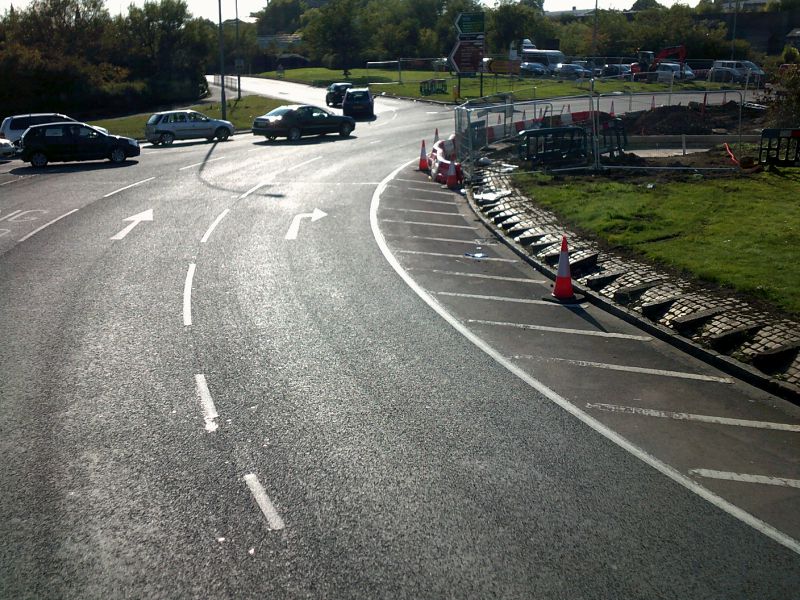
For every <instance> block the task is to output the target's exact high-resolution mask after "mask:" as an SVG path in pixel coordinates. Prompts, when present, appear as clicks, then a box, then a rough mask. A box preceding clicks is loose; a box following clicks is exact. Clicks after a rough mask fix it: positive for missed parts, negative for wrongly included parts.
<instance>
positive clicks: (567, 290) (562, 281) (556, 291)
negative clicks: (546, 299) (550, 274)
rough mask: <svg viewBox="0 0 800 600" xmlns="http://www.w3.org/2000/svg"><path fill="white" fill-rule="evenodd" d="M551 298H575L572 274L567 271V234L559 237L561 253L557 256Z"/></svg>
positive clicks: (561, 299)
mask: <svg viewBox="0 0 800 600" xmlns="http://www.w3.org/2000/svg"><path fill="white" fill-rule="evenodd" d="M553 298H555V299H556V300H559V301H565V300H574V299H575V292H574V291H573V290H572V276H571V275H570V272H569V251H568V250H567V236H565V235H564V236H562V237H561V254H559V256H558V274H557V275H556V284H555V286H554V287H553Z"/></svg>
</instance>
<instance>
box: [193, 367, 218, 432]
mask: <svg viewBox="0 0 800 600" xmlns="http://www.w3.org/2000/svg"><path fill="white" fill-rule="evenodd" d="M194 381H195V384H196V385H197V397H198V398H199V399H200V404H201V406H202V407H203V420H204V421H205V422H206V431H208V432H209V433H211V432H212V431H216V430H217V427H218V425H217V424H216V422H215V420H216V419H217V418H218V417H219V415H218V414H217V407H216V406H214V399H213V398H211V392H209V391H208V384H207V383H206V376H205V375H202V374H197V375H195V376H194Z"/></svg>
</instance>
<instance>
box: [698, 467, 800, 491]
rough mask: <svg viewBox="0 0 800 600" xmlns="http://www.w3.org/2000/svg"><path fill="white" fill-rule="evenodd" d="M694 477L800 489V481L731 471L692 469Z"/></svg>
mask: <svg viewBox="0 0 800 600" xmlns="http://www.w3.org/2000/svg"><path fill="white" fill-rule="evenodd" d="M689 473H690V474H692V475H697V476H698V477H707V478H709V479H724V480H726V481H741V482H743V483H762V484H764V485H777V486H780V487H793V488H800V479H786V478H784V477H767V476H765V475H748V474H746V473H731V472H729V471H712V470H710V469H691V470H690V471H689Z"/></svg>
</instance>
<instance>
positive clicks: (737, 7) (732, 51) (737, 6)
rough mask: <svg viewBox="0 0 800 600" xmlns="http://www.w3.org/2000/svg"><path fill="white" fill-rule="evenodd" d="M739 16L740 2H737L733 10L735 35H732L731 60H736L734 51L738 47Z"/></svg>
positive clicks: (737, 0)
mask: <svg viewBox="0 0 800 600" xmlns="http://www.w3.org/2000/svg"><path fill="white" fill-rule="evenodd" d="M738 15H739V0H736V6H735V8H734V9H733V33H731V60H733V59H734V56H733V55H734V49H735V47H736V17H737V16H738Z"/></svg>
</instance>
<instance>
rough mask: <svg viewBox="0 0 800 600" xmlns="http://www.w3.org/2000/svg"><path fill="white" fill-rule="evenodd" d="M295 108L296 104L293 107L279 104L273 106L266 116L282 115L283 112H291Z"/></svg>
mask: <svg viewBox="0 0 800 600" xmlns="http://www.w3.org/2000/svg"><path fill="white" fill-rule="evenodd" d="M295 108H297V107H296V106H295V107H292V106H279V107H278V108H274V109H272V110H271V111H269V112H268V113H267V115H266V116H268V117H282V116H284V115H285V114H287V113H290V112H292V111H293V110H294V109H295Z"/></svg>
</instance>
